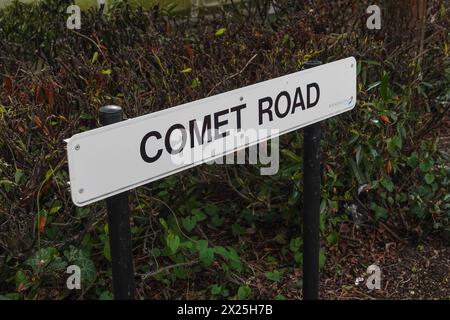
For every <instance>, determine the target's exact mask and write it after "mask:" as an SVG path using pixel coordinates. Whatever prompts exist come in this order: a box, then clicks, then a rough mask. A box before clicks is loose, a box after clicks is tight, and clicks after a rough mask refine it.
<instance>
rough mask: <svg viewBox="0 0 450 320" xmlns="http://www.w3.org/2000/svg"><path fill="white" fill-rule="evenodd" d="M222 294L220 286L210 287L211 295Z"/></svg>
mask: <svg viewBox="0 0 450 320" xmlns="http://www.w3.org/2000/svg"><path fill="white" fill-rule="evenodd" d="M221 292H222V286H219V285H218V284H214V285H212V286H211V294H213V295H218V294H220V293H221Z"/></svg>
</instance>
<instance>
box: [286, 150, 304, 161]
mask: <svg viewBox="0 0 450 320" xmlns="http://www.w3.org/2000/svg"><path fill="white" fill-rule="evenodd" d="M281 153H282V154H283V155H285V156H287V157H288V158H291V159H292V160H294V162H296V163H302V158H301V157H299V156H298V155H297V154H295V153H294V152H292V151H291V150H288V149H282V150H281Z"/></svg>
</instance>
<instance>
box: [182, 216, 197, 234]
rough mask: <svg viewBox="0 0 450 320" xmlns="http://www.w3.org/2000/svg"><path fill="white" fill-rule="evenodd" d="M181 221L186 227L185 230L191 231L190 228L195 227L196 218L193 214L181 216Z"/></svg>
mask: <svg viewBox="0 0 450 320" xmlns="http://www.w3.org/2000/svg"><path fill="white" fill-rule="evenodd" d="M181 223H182V224H183V227H184V228H185V229H186V231H187V232H191V231H192V229H194V228H195V226H196V225H197V219H196V218H195V217H193V216H190V217H186V218H183V219H182V220H181Z"/></svg>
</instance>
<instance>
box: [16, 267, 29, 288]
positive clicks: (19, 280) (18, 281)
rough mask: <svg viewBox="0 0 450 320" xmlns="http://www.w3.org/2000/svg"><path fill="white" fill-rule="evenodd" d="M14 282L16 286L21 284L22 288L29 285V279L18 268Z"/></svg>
mask: <svg viewBox="0 0 450 320" xmlns="http://www.w3.org/2000/svg"><path fill="white" fill-rule="evenodd" d="M15 282H16V288H18V287H19V285H20V284H22V285H23V286H24V288H28V287H29V286H30V279H29V278H28V276H27V275H26V274H25V273H24V272H23V271H22V270H18V271H17V272H16V276H15Z"/></svg>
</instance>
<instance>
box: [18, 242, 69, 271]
mask: <svg viewBox="0 0 450 320" xmlns="http://www.w3.org/2000/svg"><path fill="white" fill-rule="evenodd" d="M25 264H27V265H29V266H30V267H31V268H32V269H33V271H34V272H35V273H39V272H41V271H44V270H45V271H46V272H54V271H60V270H63V269H65V268H66V266H67V263H66V262H65V261H64V260H63V259H61V257H60V256H59V252H58V250H57V249H56V248H53V247H47V248H42V249H41V250H39V251H37V252H36V253H35V254H34V255H33V256H31V257H30V258H28V259H27V261H26V262H25Z"/></svg>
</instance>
